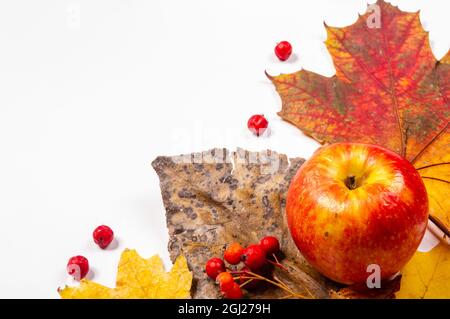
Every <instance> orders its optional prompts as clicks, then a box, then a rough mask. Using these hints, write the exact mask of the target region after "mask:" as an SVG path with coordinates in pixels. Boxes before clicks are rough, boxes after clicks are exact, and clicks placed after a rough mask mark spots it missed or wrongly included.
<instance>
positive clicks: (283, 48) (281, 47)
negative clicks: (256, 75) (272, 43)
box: [275, 41, 292, 61]
mask: <svg viewBox="0 0 450 319" xmlns="http://www.w3.org/2000/svg"><path fill="white" fill-rule="evenodd" d="M291 53H292V45H291V44H290V43H289V42H287V41H281V42H280V43H278V44H277V45H276V47H275V55H276V56H277V57H278V59H280V60H281V61H286V60H287V59H289V57H290V56H291Z"/></svg>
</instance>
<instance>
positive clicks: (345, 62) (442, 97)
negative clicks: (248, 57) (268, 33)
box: [267, 0, 450, 234]
mask: <svg viewBox="0 0 450 319" xmlns="http://www.w3.org/2000/svg"><path fill="white" fill-rule="evenodd" d="M370 8H371V9H370V10H368V12H367V13H366V14H364V15H362V16H360V17H359V18H358V20H357V21H356V22H355V23H354V24H352V25H350V26H347V27H343V28H336V27H331V26H328V25H325V28H326V31H327V40H326V42H325V44H326V46H327V49H328V51H329V52H330V54H331V57H332V59H333V63H334V66H335V69H336V75H334V76H332V77H326V76H322V75H320V74H317V73H314V72H311V71H307V70H301V71H298V72H296V73H292V74H281V75H279V76H270V75H268V74H267V76H268V77H269V79H270V80H271V81H272V82H273V84H274V85H275V88H276V90H277V91H278V93H279V95H280V97H281V101H282V109H281V111H280V112H279V113H278V114H279V115H280V116H281V117H282V118H283V119H284V120H286V121H288V122H290V123H292V124H294V125H295V126H297V127H298V128H300V129H301V130H302V131H303V132H304V133H305V134H307V135H309V136H311V137H312V138H314V139H315V140H317V141H319V142H320V143H334V142H344V141H347V142H362V143H373V144H379V145H382V146H385V147H387V148H389V149H391V150H393V151H395V152H397V153H399V154H401V155H403V156H404V157H406V158H407V159H408V160H410V161H411V162H412V163H413V164H414V166H415V167H416V168H417V169H418V170H419V172H420V173H421V175H422V177H423V179H424V182H425V184H426V187H427V191H428V193H429V202H430V213H431V215H432V216H433V217H434V220H440V222H441V226H442V225H445V226H446V231H447V232H448V234H450V232H449V229H450V215H449V214H450V200H449V198H448V196H447V194H449V186H450V179H449V171H450V165H449V161H450V159H449V156H450V144H449V141H450V137H449V135H450V132H449V121H450V104H449V101H450V81H449V79H450V53H447V55H446V56H445V57H444V58H443V59H442V60H441V61H437V60H436V58H435V57H434V55H433V53H432V51H431V48H430V45H429V39H428V33H427V32H426V31H425V30H424V29H423V28H422V25H421V22H420V18H419V12H416V13H407V12H403V11H401V10H399V9H398V8H397V7H394V6H392V5H390V4H389V3H386V2H384V1H382V0H379V1H378V2H377V3H376V8H377V9H374V7H373V6H371V7H370ZM378 14H379V15H378ZM374 19H375V20H376V19H379V22H380V24H379V27H377V26H376V24H375V25H374V24H371V23H368V21H374Z"/></svg>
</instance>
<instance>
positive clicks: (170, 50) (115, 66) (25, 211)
mask: <svg viewBox="0 0 450 319" xmlns="http://www.w3.org/2000/svg"><path fill="white" fill-rule="evenodd" d="M394 2H395V3H396V4H399V5H400V8H401V9H403V10H409V11H416V10H418V9H421V18H422V21H423V24H424V26H425V28H426V29H427V30H429V31H430V39H431V45H432V48H433V51H434V53H435V55H436V56H437V57H438V58H440V57H442V56H443V55H444V54H445V53H446V52H447V50H448V49H449V47H450V37H449V36H448V30H450V22H449V21H450V19H449V16H448V15H449V14H450V10H449V7H450V6H449V2H448V1H443V0H435V1H430V0H422V1H411V0H404V1H394ZM365 8H366V1H357V0H348V1H342V0H340V1H336V0H334V1H333V0H329V1H325V0H314V1H298V0H295V1H294V0H293V1H261V0H259V1H238V0H227V1H211V0H203V1H195V0H193V1H181V0H180V1H167V0H165V1H156V0H151V1H143V0H142V1H137V0H136V1H116V0H104V1H93V0H90V1H87V0H86V1H65V0H64V1H62V0H53V1H49V0H46V1H32V0H29V1H6V0H2V1H1V2H0V248H1V249H0V253H1V256H2V257H1V258H0V274H1V276H2V279H1V281H0V297H3V298H5V297H6V298H10V297H24V298H35V297H44V298H46V297H49V298H54V297H55V298H57V297H58V294H57V292H56V289H57V287H58V286H63V285H64V284H65V283H71V281H70V280H69V279H68V276H67V275H66V272H65V266H66V263H67V260H68V258H69V257H70V256H72V255H75V254H83V255H85V256H86V257H87V258H88V259H89V260H90V263H91V266H92V270H93V272H92V273H91V277H92V278H93V279H94V280H96V281H98V282H100V283H103V284H107V285H114V277H115V272H116V266H117V262H118V258H119V255H120V252H121V250H122V249H123V248H125V247H129V248H136V249H138V251H139V252H140V254H141V255H142V256H145V257H148V256H150V255H152V254H160V255H161V256H162V257H163V258H164V260H165V262H166V264H167V265H169V259H168V253H167V249H166V244H167V239H168V236H167V231H166V227H165V219H164V208H163V205H162V201H161V197H160V191H159V185H158V179H157V176H156V174H155V173H154V171H153V169H152V168H151V166H150V163H151V161H152V160H153V159H154V158H155V157H156V156H157V155H169V154H178V153H183V152H186V153H187V152H192V151H201V150H205V149H208V148H212V147H216V146H226V147H229V148H234V147H236V146H240V147H245V148H249V149H252V150H260V149H266V148H271V149H275V150H277V151H279V152H284V153H287V154H288V155H290V156H303V157H308V156H310V155H311V153H312V152H313V151H314V149H315V148H316V147H317V144H316V143H315V142H314V141H312V140H311V139H309V138H306V137H304V136H303V135H302V134H301V132H300V131H299V130H297V129H296V128H294V127H292V126H290V125H289V124H287V123H285V122H282V121H281V120H280V119H279V118H278V117H277V115H276V112H277V111H278V110H279V109H280V100H279V98H278V96H277V94H276V93H275V91H274V89H273V87H272V85H271V84H270V83H269V81H268V80H267V79H266V77H265V76H264V70H268V71H269V73H273V74H277V73H279V72H292V71H295V70H298V69H300V68H301V67H304V68H306V69H309V70H313V71H316V72H319V73H321V74H324V75H332V74H333V73H334V69H333V66H332V63H331V59H330V57H329V55H328V54H327V51H326V49H325V46H324V44H323V41H324V40H325V30H324V27H323V21H326V22H327V23H328V24H329V25H333V26H345V25H348V24H351V23H353V22H354V21H355V19H356V17H357V13H358V12H359V13H363V12H364V11H365ZM281 40H289V41H291V43H292V44H293V46H294V52H295V56H293V57H292V59H291V60H290V61H288V62H285V63H281V62H278V61H277V60H276V58H275V57H274V55H273V47H274V45H275V44H276V43H277V42H278V41H281ZM253 113H264V114H265V115H266V117H267V118H268V119H269V121H270V125H271V134H270V136H266V137H263V138H260V139H257V138H256V137H253V136H251V135H250V134H249V133H248V132H247V131H246V121H247V119H248V117H249V116H250V115H252V114H253ZM102 223H104V224H107V225H110V226H111V227H112V228H113V229H114V231H115V232H116V234H117V238H118V245H114V246H116V247H115V248H114V247H113V248H112V249H109V250H106V251H102V250H100V249H99V248H98V247H96V246H95V245H94V243H93V241H92V239H91V233H92V231H93V229H94V228H95V226H97V225H99V224H102Z"/></svg>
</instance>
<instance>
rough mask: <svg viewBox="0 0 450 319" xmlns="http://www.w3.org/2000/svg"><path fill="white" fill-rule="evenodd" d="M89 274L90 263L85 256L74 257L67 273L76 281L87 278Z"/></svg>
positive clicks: (70, 260)
mask: <svg viewBox="0 0 450 319" xmlns="http://www.w3.org/2000/svg"><path fill="white" fill-rule="evenodd" d="M88 272H89V261H88V260H87V259H86V257H83V256H74V257H72V258H70V259H69V262H68V263H67V273H68V274H69V275H71V276H72V277H73V278H74V279H76V280H81V279H83V278H84V277H86V275H87V273H88Z"/></svg>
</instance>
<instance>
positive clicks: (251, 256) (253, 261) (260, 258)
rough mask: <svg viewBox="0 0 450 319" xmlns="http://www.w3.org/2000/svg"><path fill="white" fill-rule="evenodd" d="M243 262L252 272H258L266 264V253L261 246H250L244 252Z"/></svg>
mask: <svg viewBox="0 0 450 319" xmlns="http://www.w3.org/2000/svg"><path fill="white" fill-rule="evenodd" d="M242 260H243V261H244V263H245V265H246V266H247V267H248V268H250V269H251V270H258V269H260V268H261V267H262V266H263V265H264V264H265V262H266V253H265V251H264V250H263V249H262V248H261V246H260V245H250V246H248V247H247V248H246V249H245V250H244V254H243V255H242Z"/></svg>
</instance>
